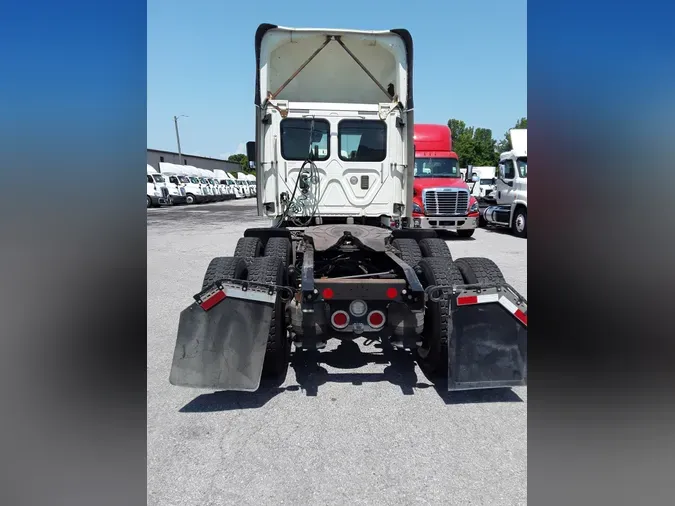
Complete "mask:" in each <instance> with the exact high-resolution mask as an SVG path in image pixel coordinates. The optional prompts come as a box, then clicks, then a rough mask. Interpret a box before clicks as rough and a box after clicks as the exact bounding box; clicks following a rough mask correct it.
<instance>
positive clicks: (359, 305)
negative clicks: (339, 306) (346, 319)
mask: <svg viewBox="0 0 675 506" xmlns="http://www.w3.org/2000/svg"><path fill="white" fill-rule="evenodd" d="M366 311H368V306H367V305H366V303H365V302H364V301H362V300H355V301H354V302H352V303H351V304H349V312H350V313H351V314H353V315H354V316H363V315H364V314H366Z"/></svg>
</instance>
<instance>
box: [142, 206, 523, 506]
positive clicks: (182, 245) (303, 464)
mask: <svg viewBox="0 0 675 506" xmlns="http://www.w3.org/2000/svg"><path fill="white" fill-rule="evenodd" d="M147 214H148V219H147V227H148V232H147V234H148V263H147V265H148V371H147V375H148V504H150V505H158V506H159V505H162V506H169V505H195V506H196V505H199V506H208V505H225V504H237V505H256V506H258V505H267V504H270V505H272V504H274V505H278V504H289V505H309V504H312V505H313V504H321V505H347V504H349V505H360V504H363V505H366V504H367V505H378V504H383V505H391V504H411V505H412V504H415V505H418V504H432V505H440V504H443V505H445V504H458V505H465V504H486V505H515V504H526V502H527V389H526V388H515V389H513V390H504V391H489V392H482V393H481V392H473V393H459V394H457V393H456V394H450V393H448V392H444V391H443V390H442V389H440V388H439V389H437V388H435V387H434V385H433V384H432V382H431V381H430V380H429V379H427V378H426V377H425V376H424V374H423V373H422V372H421V371H420V370H419V368H418V367H417V365H416V364H415V363H414V361H413V359H412V357H411V356H409V355H408V354H406V353H405V352H395V353H394V352H392V351H390V350H384V351H383V350H382V349H381V348H380V347H379V346H376V345H368V346H365V345H364V340H363V339H358V340H357V341H356V342H355V343H356V344H355V343H346V344H342V345H340V346H339V347H338V345H337V343H333V342H330V343H329V345H328V347H327V348H326V350H324V351H323V352H322V354H321V355H320V357H321V358H320V362H319V364H318V365H316V364H314V365H313V364H308V363H303V362H301V361H299V360H297V361H292V363H291V367H290V368H289V372H288V376H287V378H286V381H285V383H284V384H283V385H282V386H281V387H279V388H274V389H271V390H264V391H259V392H256V393H239V392H221V393H213V392H209V391H200V390H192V389H185V388H179V387H174V386H172V385H170V384H169V381H168V378H169V370H170V367H171V360H172V356H173V348H174V344H175V337H176V330H177V326H178V317H179V313H180V311H181V310H183V309H184V308H185V307H187V306H188V305H190V303H191V302H192V295H194V294H195V293H197V292H198V291H199V290H200V288H201V283H202V278H203V275H204V271H205V270H206V267H207V265H208V263H209V261H210V260H211V258H213V257H214V256H229V255H232V254H233V252H234V248H235V245H236V243H237V240H238V239H239V237H241V236H242V234H243V232H244V230H245V229H246V228H249V227H256V226H258V227H259V226H267V222H266V221H265V220H261V219H260V218H259V217H258V216H257V212H256V207H255V199H245V200H239V201H228V202H223V203H214V204H205V205H199V206H187V207H186V206H181V207H171V208H160V209H149V210H148V213H147ZM448 245H449V246H450V250H451V252H452V255H453V257H455V258H459V257H462V256H485V257H488V258H491V259H492V260H494V261H495V262H496V263H497V265H499V267H500V268H501V270H502V272H503V273H504V275H505V277H506V280H507V282H509V283H510V284H511V285H512V286H513V287H514V288H515V289H516V290H518V291H519V292H520V293H521V294H522V295H523V296H525V297H526V296H527V241H526V240H523V239H518V238H515V237H513V236H511V235H509V234H508V233H506V232H501V231H491V230H483V229H480V230H478V231H476V233H475V235H474V236H473V238H472V239H469V240H463V239H458V238H453V237H451V238H450V239H449V240H448ZM296 362H297V363H296Z"/></svg>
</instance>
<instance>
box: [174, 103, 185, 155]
mask: <svg viewBox="0 0 675 506" xmlns="http://www.w3.org/2000/svg"><path fill="white" fill-rule="evenodd" d="M178 118H187V116H186V115H185V114H181V115H180V116H174V117H173V123H174V125H175V126H176V143H177V144H178V163H179V164H180V165H183V154H182V153H181V150H180V134H179V133H178Z"/></svg>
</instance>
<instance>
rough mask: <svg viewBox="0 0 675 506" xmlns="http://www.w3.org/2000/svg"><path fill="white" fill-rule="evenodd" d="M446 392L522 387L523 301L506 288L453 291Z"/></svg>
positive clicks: (476, 287) (457, 288)
mask: <svg viewBox="0 0 675 506" xmlns="http://www.w3.org/2000/svg"><path fill="white" fill-rule="evenodd" d="M450 302H451V308H452V317H451V318H449V319H448V325H450V326H451V327H452V328H451V330H452V332H451V334H450V335H451V338H450V341H449V345H448V390H450V391H455V390H474V389H488V388H510V387H516V386H525V385H527V302H526V301H525V299H523V298H522V297H521V296H520V295H518V293H517V292H516V291H515V290H514V289H513V288H512V287H510V286H509V285H507V284H503V285H499V286H497V285H492V286H485V285H465V286H455V287H453V295H451V301H450Z"/></svg>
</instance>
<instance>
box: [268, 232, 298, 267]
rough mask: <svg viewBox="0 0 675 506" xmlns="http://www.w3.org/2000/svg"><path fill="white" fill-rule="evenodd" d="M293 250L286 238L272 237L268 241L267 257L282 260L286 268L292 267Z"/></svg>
mask: <svg viewBox="0 0 675 506" xmlns="http://www.w3.org/2000/svg"><path fill="white" fill-rule="evenodd" d="M292 253H293V249H292V246H291V241H289V240H288V239H287V238H286V237H270V238H269V239H267V244H266V245H265V256H266V257H277V258H281V261H282V262H283V263H284V267H288V266H289V265H291V256H292Z"/></svg>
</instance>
